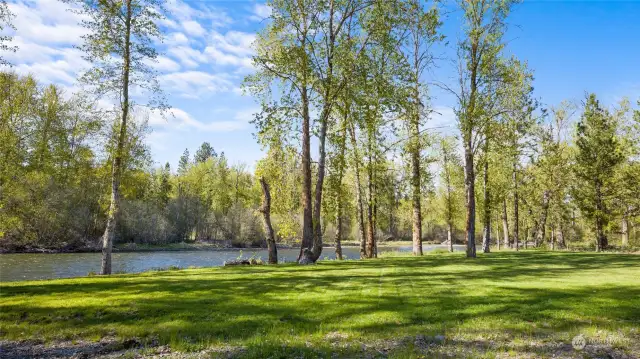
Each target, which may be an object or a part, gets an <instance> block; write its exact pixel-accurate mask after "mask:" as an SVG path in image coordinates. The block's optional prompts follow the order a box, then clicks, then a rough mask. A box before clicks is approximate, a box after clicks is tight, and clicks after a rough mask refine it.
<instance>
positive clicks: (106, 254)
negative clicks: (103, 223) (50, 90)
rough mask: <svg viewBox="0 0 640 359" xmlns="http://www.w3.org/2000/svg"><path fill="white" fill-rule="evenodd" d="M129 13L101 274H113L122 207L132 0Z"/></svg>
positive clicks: (127, 4) (103, 238)
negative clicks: (116, 232)
mask: <svg viewBox="0 0 640 359" xmlns="http://www.w3.org/2000/svg"><path fill="white" fill-rule="evenodd" d="M126 6H127V15H126V19H125V27H126V29H125V32H126V33H125V39H124V41H125V43H124V56H123V67H122V104H121V105H122V115H121V116H122V119H121V123H120V134H119V135H118V144H117V146H116V153H115V154H114V158H113V168H112V170H111V203H110V204H109V213H108V214H107V227H106V228H105V230H104V234H103V236H102V265H101V268H100V274H103V275H107V274H111V251H112V248H113V239H114V238H115V229H116V219H117V217H118V212H119V209H120V175H121V172H122V152H123V149H124V142H125V141H126V137H127V120H128V118H129V70H130V61H131V16H132V9H131V0H126Z"/></svg>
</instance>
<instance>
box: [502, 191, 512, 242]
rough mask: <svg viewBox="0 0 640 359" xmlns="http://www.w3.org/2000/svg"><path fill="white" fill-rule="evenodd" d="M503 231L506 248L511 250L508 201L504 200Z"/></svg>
mask: <svg viewBox="0 0 640 359" xmlns="http://www.w3.org/2000/svg"><path fill="white" fill-rule="evenodd" d="M502 231H503V233H504V247H505V248H510V247H511V243H510V242H509V221H508V220H507V199H506V198H504V199H503V200H502Z"/></svg>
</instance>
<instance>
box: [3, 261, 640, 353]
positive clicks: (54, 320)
mask: <svg viewBox="0 0 640 359" xmlns="http://www.w3.org/2000/svg"><path fill="white" fill-rule="evenodd" d="M637 278H640V261H639V260H638V257H637V256H635V255H622V254H596V253H552V252H542V251H523V252H520V253H516V252H510V251H509V252H507V251H503V252H497V253H491V254H487V255H484V254H479V258H477V259H474V260H469V259H466V258H464V254H463V253H454V254H443V253H433V254H428V255H426V256H424V257H410V256H398V254H397V253H396V254H395V255H394V256H392V257H388V258H383V259H378V260H365V261H342V262H339V261H321V262H319V263H318V264H317V265H314V266H298V265H295V264H284V265H278V266H250V267H221V268H206V269H186V270H174V271H164V272H147V273H142V274H137V275H114V276H110V277H86V278H75V279H65V280H51V281H36V282H15V283H2V284H1V289H2V290H0V298H2V300H1V301H0V328H2V330H1V331H0V346H1V347H2V349H1V350H2V353H3V357H19V356H22V357H33V356H44V357H48V356H53V355H58V356H62V357H71V356H76V357H81V356H83V355H84V356H100V355H102V356H104V357H118V356H121V355H126V356H130V357H134V356H136V355H140V356H142V357H144V356H149V357H151V356H153V355H165V354H166V355H173V357H179V358H182V357H194V358H195V357H205V356H206V357H247V358H264V357H306V358H315V357H325V358H326V357H338V358H341V357H342V358H353V357H400V358H404V357H407V358H408V357H420V356H424V357H495V356H498V355H499V356H500V357H501V358H505V357H514V358H515V357H518V358H544V357H551V356H555V357H556V358H574V357H576V358H577V357H580V358H582V357H583V356H584V355H587V357H595V356H600V357H615V358H637V357H639V356H640V347H639V345H640V344H639V343H640V328H639V323H640V287H638V283H637ZM577 335H582V336H583V337H584V338H586V341H587V346H586V348H585V349H584V350H583V351H582V352H577V351H576V350H574V349H573V348H572V346H571V340H572V338H574V337H575V336H577Z"/></svg>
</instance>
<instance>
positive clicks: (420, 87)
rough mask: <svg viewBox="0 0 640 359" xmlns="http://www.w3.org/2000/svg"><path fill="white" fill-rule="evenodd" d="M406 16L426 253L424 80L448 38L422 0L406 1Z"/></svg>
mask: <svg viewBox="0 0 640 359" xmlns="http://www.w3.org/2000/svg"><path fill="white" fill-rule="evenodd" d="M402 5H403V6H404V8H403V9H402V10H403V11H402V16H403V18H404V19H406V20H405V22H406V24H403V25H404V26H406V27H405V28H404V30H405V31H406V34H404V36H403V37H404V38H406V39H405V41H403V42H404V43H403V44H402V45H404V46H403V47H404V48H403V49H402V50H404V51H401V54H402V55H403V56H404V61H405V62H406V65H407V67H408V71H407V77H408V79H407V86H408V87H409V93H410V96H408V100H407V101H406V102H407V109H406V110H405V113H406V119H407V129H408V133H409V140H408V142H407V151H408V152H409V153H410V157H411V191H412V202H413V232H412V240H413V255H422V217H421V214H422V206H421V205H420V199H421V197H422V194H421V191H420V189H421V178H420V173H421V168H420V167H421V166H420V165H421V164H420V159H421V157H422V154H421V152H422V147H423V144H422V142H423V141H421V136H420V134H421V130H420V125H421V124H422V123H423V122H424V119H425V118H426V116H425V115H427V114H428V112H429V111H428V109H427V103H426V101H427V99H426V92H427V87H426V86H425V84H424V82H423V76H424V73H425V72H426V71H428V70H430V69H431V67H432V66H433V60H434V55H433V53H432V49H431V47H432V46H433V44H434V43H436V42H438V41H441V40H442V39H443V38H444V37H443V36H442V35H440V34H439V33H438V28H439V27H440V26H441V25H442V23H441V22H440V15H439V12H438V8H437V7H433V8H431V9H429V10H426V9H425V8H424V5H423V4H422V2H421V1H419V0H408V1H406V2H404V3H402Z"/></svg>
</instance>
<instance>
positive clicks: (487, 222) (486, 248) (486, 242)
mask: <svg viewBox="0 0 640 359" xmlns="http://www.w3.org/2000/svg"><path fill="white" fill-rule="evenodd" d="M484 151H485V159H484V174H483V179H482V182H483V187H484V188H483V189H484V197H483V198H484V203H483V206H484V216H483V220H484V228H483V230H482V251H483V252H484V253H489V252H490V251H491V248H490V247H491V207H490V206H491V203H490V200H491V199H490V197H489V158H488V151H489V139H488V138H486V139H485V142H484Z"/></svg>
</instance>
